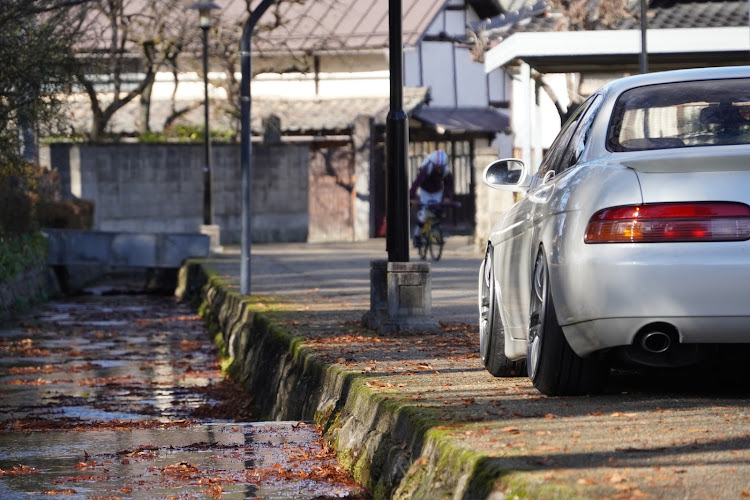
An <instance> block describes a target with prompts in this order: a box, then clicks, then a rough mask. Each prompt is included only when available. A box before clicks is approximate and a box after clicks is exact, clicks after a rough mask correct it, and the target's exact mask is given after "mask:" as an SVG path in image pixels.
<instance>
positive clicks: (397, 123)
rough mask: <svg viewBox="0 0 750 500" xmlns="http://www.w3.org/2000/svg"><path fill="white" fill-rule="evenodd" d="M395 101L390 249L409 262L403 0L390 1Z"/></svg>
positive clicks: (389, 153)
mask: <svg viewBox="0 0 750 500" xmlns="http://www.w3.org/2000/svg"><path fill="white" fill-rule="evenodd" d="M388 28H389V31H388V44H389V57H390V62H389V66H390V68H389V69H390V83H391V102H390V110H389V111H388V117H387V119H386V131H385V133H386V215H385V217H386V227H387V232H386V250H387V251H388V261H389V262H409V196H408V194H409V191H408V186H407V185H406V163H407V145H408V144H409V127H408V117H407V115H406V112H405V111H404V109H403V100H404V61H403V48H402V24H401V0H389V3H388Z"/></svg>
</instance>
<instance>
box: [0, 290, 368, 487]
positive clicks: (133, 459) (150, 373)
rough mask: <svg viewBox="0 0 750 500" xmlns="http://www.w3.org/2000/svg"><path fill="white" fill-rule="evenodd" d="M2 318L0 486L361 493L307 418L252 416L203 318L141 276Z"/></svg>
mask: <svg viewBox="0 0 750 500" xmlns="http://www.w3.org/2000/svg"><path fill="white" fill-rule="evenodd" d="M92 290H93V291H96V292H99V294H91V295H84V296H78V297H73V298H67V299H63V300H58V301H53V302H49V303H47V304H44V305H42V306H40V307H38V308H37V309H35V310H34V311H33V312H31V313H29V314H27V315H25V316H24V317H23V318H21V319H20V320H14V321H12V322H11V321H6V322H5V323H4V324H2V325H0V498H1V499H4V500H14V499H35V498H49V496H50V495H61V496H63V497H64V498H73V499H78V498H80V499H105V498H106V499H116V498H123V499H125V498H133V499H151V498H158V499H163V498H175V499H189V498H223V499H244V498H279V499H281V498H284V499H286V498H295V499H297V498H299V499H312V498H316V499H323V498H358V499H361V498H366V494H365V493H364V492H363V490H362V488H361V487H360V486H359V485H358V484H356V483H355V482H354V481H353V480H352V478H351V477H350V476H349V475H348V474H347V473H346V472H345V471H344V470H343V469H342V468H341V467H340V466H339V465H338V463H337V462H336V460H335V455H334V454H333V452H332V450H331V449H330V448H329V447H328V446H327V445H326V444H325V443H324V442H322V441H321V437H320V434H319V432H318V429H317V428H316V427H315V426H314V425H313V424H311V423H309V422H254V421H252V420H253V414H254V413H253V407H252V401H251V399H250V397H249V396H248V395H247V394H246V393H244V391H243V390H242V389H241V388H240V387H238V386H237V385H236V384H233V383H231V382H230V381H227V380H224V378H223V377H222V375H221V370H220V360H219V359H218V358H217V354H216V350H215V348H214V346H213V345H212V343H211V341H210V339H209V335H208V332H207V330H206V328H205V326H204V324H203V322H202V320H201V319H200V318H199V317H198V316H197V315H196V314H195V312H194V310H193V309H191V307H190V306H189V305H187V304H184V303H179V302H178V301H176V300H175V299H174V298H172V297H163V296H154V295H143V294H138V293H132V292H133V291H134V290H137V286H135V287H134V286H132V285H125V286H123V284H122V283H119V284H118V285H117V291H118V292H123V291H124V292H127V293H104V294H101V293H100V292H102V291H107V290H109V291H110V292H111V291H112V290H111V289H109V288H107V287H98V288H95V289H92Z"/></svg>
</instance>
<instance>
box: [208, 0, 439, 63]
mask: <svg viewBox="0 0 750 500" xmlns="http://www.w3.org/2000/svg"><path fill="white" fill-rule="evenodd" d="M216 1H218V2H219V3H222V4H224V5H222V8H223V9H225V10H226V12H225V15H229V16H230V17H234V18H237V19H245V18H246V17H247V14H246V13H245V0H226V3H225V2H222V0H216ZM260 1H261V0H253V5H257V4H258V3H260ZM445 3H446V0H402V24H403V27H402V31H403V43H404V45H406V46H413V45H415V44H416V43H417V42H418V41H419V38H420V37H421V36H422V35H423V34H424V32H425V31H426V30H427V27H428V26H429V24H430V23H431V22H432V21H433V20H434V19H435V16H437V14H438V13H439V12H440V10H441V9H442V8H443V6H444V5H445ZM274 16H278V17H277V19H279V20H280V21H281V23H282V24H281V25H279V26H278V27H276V28H274V29H273V30H272V31H270V32H269V33H267V34H265V35H264V36H262V37H258V43H259V47H260V49H261V50H264V51H272V50H274V49H276V50H283V51H289V50H291V51H342V50H352V49H382V48H385V47H388V2H386V1H385V0H313V1H307V2H304V3H298V2H282V3H279V4H278V6H277V7H276V6H274V7H272V8H270V9H269V10H268V11H266V13H265V14H264V15H263V17H261V19H260V21H259V26H260V25H261V24H267V23H272V22H274V21H275V19H274Z"/></svg>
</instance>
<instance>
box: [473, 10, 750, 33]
mask: <svg viewBox="0 0 750 500" xmlns="http://www.w3.org/2000/svg"><path fill="white" fill-rule="evenodd" d="M595 3H596V2H591V3H590V4H589V5H591V6H595ZM631 4H632V2H631ZM637 14H638V4H637V3H636V4H635V11H632V14H631V15H628V16H626V17H623V18H622V19H620V20H619V21H617V22H616V23H615V24H614V26H613V27H612V29H618V30H624V29H639V28H640V21H639V18H638V16H637ZM566 25H567V20H566V19H565V18H564V17H563V15H562V14H561V13H560V12H558V11H555V10H553V9H552V8H551V7H550V6H549V2H544V1H541V2H537V3H536V4H534V5H533V6H529V7H527V8H525V9H523V10H521V11H520V12H515V13H509V14H506V15H503V16H498V17H495V18H493V19H491V20H489V22H485V28H486V29H487V30H488V35H489V38H490V39H491V40H497V39H502V38H505V37H508V36H510V35H511V34H513V33H516V32H544V31H561V30H565V29H566ZM747 26H748V3H747V0H651V1H650V2H649V5H648V28H649V29H668V28H678V29H679V28H712V27H747ZM477 27H479V23H477V25H476V26H475V28H477ZM602 29H604V28H602Z"/></svg>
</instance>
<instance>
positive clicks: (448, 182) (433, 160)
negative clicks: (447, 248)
mask: <svg viewBox="0 0 750 500" xmlns="http://www.w3.org/2000/svg"><path fill="white" fill-rule="evenodd" d="M417 189H419V211H418V212H417V224H418V226H417V227H415V228H414V246H415V247H417V248H419V246H420V245H421V241H420V237H419V232H420V229H421V228H422V226H424V223H425V221H426V220H427V208H426V205H430V204H440V203H443V202H448V201H450V199H451V198H452V197H453V173H452V172H451V171H450V169H449V168H448V155H447V154H446V153H445V151H443V150H442V149H437V150H435V151H433V152H432V153H430V154H429V155H427V156H426V157H425V159H424V161H423V162H422V164H421V165H420V166H419V171H418V172H417V177H416V178H415V179H414V182H413V183H412V185H411V189H410V190H409V199H411V200H416V199H417Z"/></svg>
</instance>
